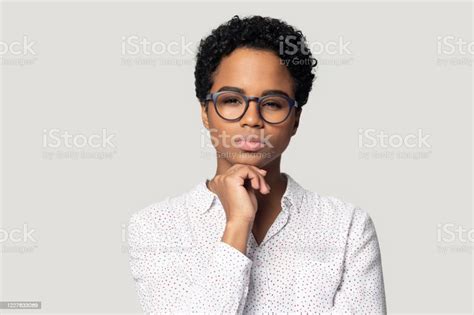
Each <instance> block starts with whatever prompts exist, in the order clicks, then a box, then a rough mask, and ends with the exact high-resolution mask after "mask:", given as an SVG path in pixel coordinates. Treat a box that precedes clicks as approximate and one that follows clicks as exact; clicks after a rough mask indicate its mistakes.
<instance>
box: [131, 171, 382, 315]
mask: <svg viewBox="0 0 474 315" xmlns="http://www.w3.org/2000/svg"><path fill="white" fill-rule="evenodd" d="M283 174H284V175H285V176H286V177H287V179H288V182H287V187H286V190H285V193H284V195H283V198H282V201H281V205H282V210H281V212H280V213H279V214H278V216H277V218H276V219H275V221H274V222H273V224H272V225H271V227H270V229H269V230H268V232H267V234H266V235H265V238H264V240H263V241H262V242H261V243H260V245H258V244H257V242H256V240H255V238H254V236H253V234H252V232H250V234H249V239H248V245H247V253H246V254H243V253H242V252H240V251H239V250H237V249H236V248H234V247H232V246H230V245H229V244H227V243H225V242H223V241H221V237H222V235H223V233H224V229H225V224H226V216H225V212H224V209H223V207H222V204H221V203H220V200H219V198H218V197H217V195H216V194H214V193H213V192H212V191H210V190H209V189H208V188H207V186H206V181H205V180H203V181H202V182H200V183H198V184H197V185H196V186H194V187H193V188H192V189H191V190H190V191H188V192H186V193H184V194H181V195H179V196H174V197H168V198H166V199H165V200H162V201H160V202H158V203H155V204H153V205H150V206H148V207H146V208H144V209H142V210H140V211H138V212H136V213H134V214H133V215H132V216H131V218H130V222H129V225H128V245H129V251H130V267H131V274H132V278H133V280H134V282H135V286H136V289H137V292H138V297H139V301H140V304H141V307H142V309H143V311H144V312H145V313H147V314H161V313H170V312H171V313H193V312H200V313H206V314H208V313H217V314H222V313H224V314H256V313H283V312H310V313H322V312H324V313H329V314H386V302H385V290H384V281H383V275H382V263H381V256H380V249H379V244H378V239H377V235H376V231H375V227H374V224H373V222H372V220H371V218H370V216H369V214H368V213H367V212H365V211H364V210H362V209H361V208H359V207H355V206H353V205H352V204H350V203H347V202H343V201H341V200H339V199H337V198H335V197H323V196H320V195H318V194H317V193H315V192H311V191H309V190H306V189H304V188H303V187H301V186H300V185H299V184H298V183H297V182H296V181H295V180H294V179H293V178H292V177H291V176H290V175H288V174H286V173H283Z"/></svg>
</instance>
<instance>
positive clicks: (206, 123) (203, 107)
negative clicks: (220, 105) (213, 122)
mask: <svg viewBox="0 0 474 315" xmlns="http://www.w3.org/2000/svg"><path fill="white" fill-rule="evenodd" d="M208 108H209V106H207V105H206V104H205V103H201V119H202V124H203V125H204V127H205V128H206V129H207V130H209V117H208V116H207V109H208Z"/></svg>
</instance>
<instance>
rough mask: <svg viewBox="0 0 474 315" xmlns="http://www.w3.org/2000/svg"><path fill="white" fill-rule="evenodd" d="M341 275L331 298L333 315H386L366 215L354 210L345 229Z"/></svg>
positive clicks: (373, 233)
mask: <svg viewBox="0 0 474 315" xmlns="http://www.w3.org/2000/svg"><path fill="white" fill-rule="evenodd" d="M346 246H347V247H346V257H345V262H344V272H343V276H342V281H341V284H340V286H339V288H338V290H337V292H336V295H335V298H334V306H333V309H331V311H332V312H333V313H334V314H386V313H387V310H386V301H385V289H384V280H383V274H382V260H381V255H380V248H379V243H378V239H377V234H376V231H375V226H374V224H373V222H372V219H371V218H370V216H369V214H368V213H367V212H365V211H363V210H362V209H360V208H355V210H354V215H353V218H352V223H351V226H350V229H349V234H348V239H347V245H346Z"/></svg>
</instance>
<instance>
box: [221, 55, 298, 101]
mask: <svg viewBox="0 0 474 315" xmlns="http://www.w3.org/2000/svg"><path fill="white" fill-rule="evenodd" d="M213 79H214V80H213V81H214V85H213V88H212V89H213V90H217V89H219V88H220V87H222V86H236V87H239V88H242V89H243V90H245V92H246V93H249V94H252V95H256V94H255V93H259V92H261V91H263V90H268V89H276V90H282V91H285V92H286V93H287V94H289V95H292V94H293V88H292V87H293V79H292V77H291V74H290V72H289V71H288V69H287V68H286V66H285V65H284V64H283V63H282V62H281V60H280V58H279V57H278V56H277V55H276V54H275V53H273V52H271V51H267V50H257V49H252V48H238V49H236V50H234V51H233V52H232V53H231V54H230V55H228V56H226V57H224V58H222V60H221V62H220V64H219V66H218V67H217V69H216V72H215V73H214V77H213Z"/></svg>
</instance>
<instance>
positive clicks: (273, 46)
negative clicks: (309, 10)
mask: <svg viewBox="0 0 474 315" xmlns="http://www.w3.org/2000/svg"><path fill="white" fill-rule="evenodd" d="M240 47H245V48H254V49H261V50H268V51H272V52H274V53H275V54H277V56H279V57H280V59H281V60H282V61H283V62H284V63H285V65H286V67H287V68H288V70H289V72H290V74H291V76H292V78H293V83H294V93H295V99H296V101H297V102H298V104H299V105H300V106H303V105H304V104H306V102H307V101H308V96H309V92H310V91H311V88H312V86H313V81H314V79H315V74H314V73H313V68H315V67H316V65H317V64H318V61H317V60H316V59H315V58H313V57H312V54H311V51H310V49H309V48H308V46H307V43H306V38H305V37H304V35H303V34H302V32H301V31H300V30H297V29H295V28H294V27H293V26H291V25H288V24H287V23H286V22H284V21H282V20H279V19H275V18H271V17H262V16H258V15H257V16H248V17H245V18H242V19H241V18H240V17H239V16H238V15H234V16H233V17H232V18H231V19H230V20H229V21H227V22H226V23H224V24H221V25H220V26H219V27H217V28H216V29H214V30H212V32H211V34H210V35H209V36H207V37H206V38H204V39H202V40H201V41H200V44H199V47H198V51H197V54H196V68H195V70H194V77H195V82H194V83H195V87H196V96H197V98H198V99H199V101H200V102H201V104H204V102H205V98H206V95H207V93H209V91H210V90H211V87H212V84H213V74H214V72H215V70H216V69H217V67H218V66H219V63H220V62H221V60H222V58H223V57H225V56H227V55H229V54H230V53H231V52H232V51H234V50H235V49H236V48H240Z"/></svg>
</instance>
